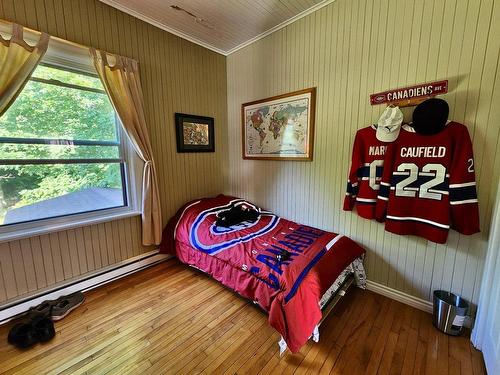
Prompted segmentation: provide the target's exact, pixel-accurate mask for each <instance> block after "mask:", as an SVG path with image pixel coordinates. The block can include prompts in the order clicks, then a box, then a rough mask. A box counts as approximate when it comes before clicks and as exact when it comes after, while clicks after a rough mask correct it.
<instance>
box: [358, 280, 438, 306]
mask: <svg viewBox="0 0 500 375" xmlns="http://www.w3.org/2000/svg"><path fill="white" fill-rule="evenodd" d="M366 289H368V290H370V291H372V292H374V293H378V294H381V295H383V296H385V297H389V298H391V299H393V300H396V301H398V302H401V303H404V304H405V305H409V306H411V307H415V308H416V309H419V310H422V311H425V312H428V313H431V314H432V302H429V301H426V300H424V299H421V298H417V297H414V296H411V295H409V294H406V293H404V292H400V291H399V290H396V289H392V288H389V287H388V286H385V285H382V284H379V283H376V282H374V281H370V280H367V281H366Z"/></svg>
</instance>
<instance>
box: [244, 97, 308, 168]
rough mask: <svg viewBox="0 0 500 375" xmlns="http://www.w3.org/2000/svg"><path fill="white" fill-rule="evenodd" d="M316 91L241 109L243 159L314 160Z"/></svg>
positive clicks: (257, 102)
mask: <svg viewBox="0 0 500 375" xmlns="http://www.w3.org/2000/svg"><path fill="white" fill-rule="evenodd" d="M315 103H316V88H315V87H313V88H309V89H305V90H300V91H295V92H291V93H289V94H283V95H278V96H273V97H272V98H267V99H262V100H256V101H253V102H250V103H244V104H242V105H241V118H242V125H243V129H242V136H243V159H261V160H309V161H311V160H312V158H313V141H314V113H315Z"/></svg>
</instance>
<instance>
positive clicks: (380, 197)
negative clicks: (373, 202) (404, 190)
mask: <svg viewBox="0 0 500 375" xmlns="http://www.w3.org/2000/svg"><path fill="white" fill-rule="evenodd" d="M377 198H378V199H382V200H383V201H388V200H389V198H386V197H382V196H381V195H379V196H378V197H377Z"/></svg>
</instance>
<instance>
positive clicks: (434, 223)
mask: <svg viewBox="0 0 500 375" xmlns="http://www.w3.org/2000/svg"><path fill="white" fill-rule="evenodd" d="M386 217H387V218H388V219H392V220H399V221H406V220H408V221H419V222H422V223H426V224H430V225H434V226H436V227H440V228H444V229H450V226H449V225H446V224H441V223H436V222H435V221H431V220H427V219H422V218H420V217H413V216H392V215H387V216H386Z"/></svg>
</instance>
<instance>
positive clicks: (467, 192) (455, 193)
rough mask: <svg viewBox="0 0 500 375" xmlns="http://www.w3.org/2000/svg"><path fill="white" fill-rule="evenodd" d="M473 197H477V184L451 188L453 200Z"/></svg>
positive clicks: (451, 199)
mask: <svg viewBox="0 0 500 375" xmlns="http://www.w3.org/2000/svg"><path fill="white" fill-rule="evenodd" d="M471 199H477V192H476V186H475V185H469V186H461V187H456V188H453V189H450V201H451V202H461V201H466V200H471Z"/></svg>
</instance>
